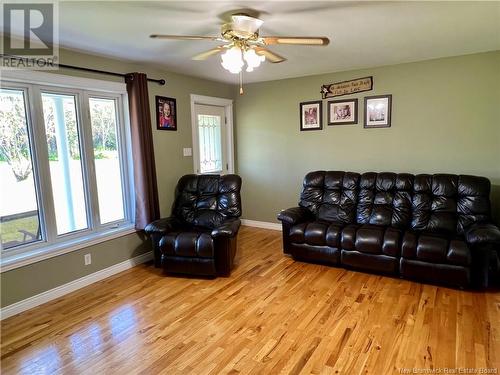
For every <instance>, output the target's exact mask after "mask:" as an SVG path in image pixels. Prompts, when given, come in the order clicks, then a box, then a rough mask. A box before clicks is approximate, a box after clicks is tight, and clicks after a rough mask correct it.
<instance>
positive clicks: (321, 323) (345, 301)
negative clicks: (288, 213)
mask: <svg viewBox="0 0 500 375" xmlns="http://www.w3.org/2000/svg"><path fill="white" fill-rule="evenodd" d="M237 263H238V266H237V268H236V269H235V270H234V271H233V273H232V275H231V277H230V278H217V279H214V280H206V279H205V280H204V279H195V278H181V277H165V276H163V275H162V274H161V272H160V271H159V270H158V269H155V268H153V267H152V266H151V265H142V266H139V267H136V268H133V269H131V270H128V271H125V272H123V273H120V274H118V275H115V276H113V277H111V278H109V279H106V280H104V281H101V282H99V283H96V284H93V285H91V286H89V287H86V288H84V289H81V290H79V291H77V292H74V293H72V294H69V295H67V296H64V297H62V298H60V299H58V300H56V301H53V302H50V303H48V304H46V305H43V306H40V307H38V308H35V309H33V310H30V311H27V312H25V313H22V314H20V315H17V316H14V317H12V318H9V319H6V320H5V321H3V322H2V333H1V338H2V343H1V360H2V363H1V367H2V373H3V374H39V373H50V374H57V373H64V374H114V373H117V374H160V373H161V374H177V373H189V374H225V373H230V374H238V373H242V374H275V373H284V374H299V373H300V374H361V373H364V374H377V375H378V374H380V375H382V374H400V373H414V372H413V369H414V368H416V369H420V368H422V369H424V370H423V371H425V369H436V370H437V371H440V372H435V373H445V372H444V371H445V370H444V368H450V369H453V370H454V369H455V368H478V369H481V368H485V369H486V368H489V369H497V370H496V372H493V373H498V371H499V370H498V369H499V368H500V294H499V293H497V292H494V291H489V292H470V291H460V290H454V289H447V288H442V287H435V286H430V285H424V284H419V283H414V282H410V281H405V280H400V279H395V278H388V277H382V276H377V275H370V274H365V273H357V272H352V271H346V270H343V269H340V268H330V267H325V266H320V265H314V264H307V263H300V262H295V261H294V260H293V259H291V258H288V257H285V256H283V254H282V252H281V233H280V232H276V231H270V230H264V229H255V228H248V227H243V228H242V229H241V231H240V236H239V255H237ZM405 369H408V372H405ZM439 369H443V370H439ZM449 371H450V370H448V373H450V372H449ZM456 371H458V369H457V370H456ZM478 371H480V370H478ZM492 371H494V370H492ZM420 373H424V372H420ZM427 373H429V372H427ZM457 373H458V372H457ZM469 373H471V372H469ZM478 373H479V372H478Z"/></svg>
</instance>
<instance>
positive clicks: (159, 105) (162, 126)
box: [155, 95, 177, 131]
mask: <svg viewBox="0 0 500 375" xmlns="http://www.w3.org/2000/svg"><path fill="white" fill-rule="evenodd" d="M155 103H156V129H157V130H172V131H176V130H177V101H176V100H175V98H168V97H166V96H158V95H157V96H155Z"/></svg>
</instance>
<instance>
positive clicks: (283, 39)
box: [262, 36, 330, 46]
mask: <svg viewBox="0 0 500 375" xmlns="http://www.w3.org/2000/svg"><path fill="white" fill-rule="evenodd" d="M262 39H263V40H264V44H265V45H267V46H269V45H272V44H298V45H300V44H302V45H308V46H327V45H328V44H329V43H330V39H328V38H326V37H324V36H264V37H262Z"/></svg>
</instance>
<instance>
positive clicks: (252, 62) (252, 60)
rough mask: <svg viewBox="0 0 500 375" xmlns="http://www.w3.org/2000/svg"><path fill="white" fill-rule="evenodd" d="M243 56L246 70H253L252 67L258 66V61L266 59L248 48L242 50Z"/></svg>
mask: <svg viewBox="0 0 500 375" xmlns="http://www.w3.org/2000/svg"><path fill="white" fill-rule="evenodd" d="M243 58H244V59H245V61H246V63H247V69H246V71H247V72H253V70H254V68H257V67H259V65H260V63H262V62H264V61H265V60H266V57H265V56H262V55H260V56H259V55H257V54H256V53H255V50H254V49H252V48H250V49H247V50H246V51H245V52H243Z"/></svg>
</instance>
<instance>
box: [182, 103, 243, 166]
mask: <svg viewBox="0 0 500 375" xmlns="http://www.w3.org/2000/svg"><path fill="white" fill-rule="evenodd" d="M196 104H201V105H212V106H218V107H224V114H225V119H224V121H225V122H226V124H225V125H226V143H227V155H226V158H227V170H226V171H225V173H234V136H233V134H234V132H233V100H232V99H225V98H216V97H212V96H204V95H196V94H191V133H192V140H193V145H192V150H193V171H194V173H196V174H199V173H200V172H199V165H200V150H199V140H198V120H197V118H196V111H195V105H196ZM223 167H224V166H223ZM223 170H224V168H223Z"/></svg>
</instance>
